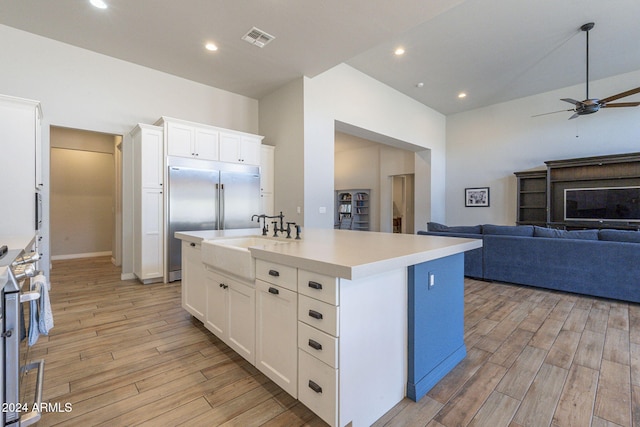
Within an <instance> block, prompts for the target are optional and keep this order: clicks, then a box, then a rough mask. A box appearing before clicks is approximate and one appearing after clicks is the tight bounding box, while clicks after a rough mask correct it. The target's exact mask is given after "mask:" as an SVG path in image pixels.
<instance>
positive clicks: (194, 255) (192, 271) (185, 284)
mask: <svg viewBox="0 0 640 427" xmlns="http://www.w3.org/2000/svg"><path fill="white" fill-rule="evenodd" d="M200 252H201V250H200V245H198V244H196V243H192V242H186V241H183V242H182V307H183V308H184V309H185V310H187V311H188V312H189V313H191V314H192V315H193V316H194V317H196V318H197V319H199V320H200V321H201V322H204V321H205V314H204V313H205V310H206V308H207V288H206V270H205V268H204V264H203V263H202V258H201V254H200Z"/></svg>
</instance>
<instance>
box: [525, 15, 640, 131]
mask: <svg viewBox="0 0 640 427" xmlns="http://www.w3.org/2000/svg"><path fill="white" fill-rule="evenodd" d="M594 25H595V24H594V23H593V22H589V23H586V24H584V25H583V26H581V27H580V29H581V30H582V31H584V32H585V33H587V83H586V86H587V96H586V99H585V100H584V101H577V100H575V99H572V98H562V99H561V101H565V102H568V103H570V104H573V105H574V108H571V109H568V110H560V111H554V112H553V113H545V114H538V116H544V115H546V114H554V113H560V112H563V111H573V112H574V114H573V115H572V116H571V117H569V119H570V120H571V119H575V118H576V117H578V116H584V115H586V114H592V113H595V112H597V111H598V110H600V109H601V108H612V107H637V106H639V105H640V102H616V103H614V104H610V102H611V101H615V100H617V99H620V98H625V97H627V96H631V95H633V94H636V93H640V87H637V88H635V89H630V90H627V91H625V92H621V93H618V94H615V95H611V96H609V97H607V98H603V99H595V98H589V30H591V29H593V27H594ZM534 117H537V116H534Z"/></svg>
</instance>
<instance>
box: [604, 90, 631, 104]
mask: <svg viewBox="0 0 640 427" xmlns="http://www.w3.org/2000/svg"><path fill="white" fill-rule="evenodd" d="M636 93H640V87H637V88H635V89H630V90H628V91H626V92H620V93H618V94H616V95H612V96H610V97H608V98H605V99H601V100H600V103H601V104H606V103H607V102H609V101H615V100H616V99H620V98H624V97H625V96H630V95H633V94H636Z"/></svg>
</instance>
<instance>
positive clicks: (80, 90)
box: [0, 25, 258, 273]
mask: <svg viewBox="0 0 640 427" xmlns="http://www.w3.org/2000/svg"><path fill="white" fill-rule="evenodd" d="M0 51H1V52H2V66H1V67H0V93H2V94H6V95H12V96H18V97H22V98H30V99H35V100H39V101H41V103H42V109H43V114H44V118H43V132H42V137H43V138H42V139H43V163H44V171H43V172H44V176H45V177H48V175H49V167H48V164H49V126H50V125H56V126H63V127H69V128H77V129H86V130H93V131H99V132H105V133H111V134H116V135H126V134H128V132H129V131H130V130H131V129H132V128H133V126H134V125H135V124H136V123H139V122H142V123H152V122H154V121H155V120H157V119H158V118H159V117H160V116H162V115H166V116H171V117H176V118H182V119H187V120H192V121H195V122H200V123H206V124H211V125H216V126H221V127H225V128H230V129H236V130H240V131H245V132H251V133H257V132H258V101H257V100H254V99H251V98H247V97H245V96H241V95H237V94H234V93H231V92H227V91H223V90H220V89H216V88H213V87H210V86H205V85H202V84H199V83H195V82H192V81H189V80H185V79H182V78H179V77H175V76H172V75H169V74H166V73H162V72H159V71H155V70H152V69H149V68H145V67H142V66H139V65H135V64H132V63H129V62H124V61H121V60H118V59H114V58H110V57H108V56H105V55H100V54H97V53H94V52H90V51H88V50H85V49H80V48H77V47H74V46H71V45H68V44H65V43H60V42H57V41H54V40H51V39H47V38H44V37H40V36H37V35H34V34H30V33H27V32H24V31H20V30H16V29H13V28H10V27H7V26H4V25H0ZM212 72H213V70H212ZM128 144H129V140H128V138H126V137H125V140H124V145H125V149H124V150H123V157H124V159H123V161H124V162H128V161H129V160H128V158H127V156H128V154H127V153H128V152H127V149H126V145H128ZM131 182H132V180H131V177H129V176H124V177H123V185H124V187H125V188H127V187H128V185H130V183H131ZM43 193H44V197H43V203H44V211H45V216H44V218H43V221H44V227H43V233H44V234H45V235H47V234H48V232H49V217H48V214H47V211H48V208H49V185H48V182H45V189H44V191H43ZM124 198H125V202H128V203H130V198H131V193H130V191H129V192H126V193H125V194H124ZM123 212H124V213H123V228H124V232H123V239H124V240H123V265H122V266H123V272H124V273H127V272H131V271H133V265H132V264H131V259H132V256H131V251H130V249H131V248H132V245H131V230H132V228H131V219H130V217H129V218H127V213H128V212H131V210H130V206H127V205H126V204H125V206H123ZM43 244H44V245H49V242H48V241H46V242H43ZM45 262H46V260H45Z"/></svg>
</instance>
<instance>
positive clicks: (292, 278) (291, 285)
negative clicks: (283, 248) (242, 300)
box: [256, 259, 298, 292]
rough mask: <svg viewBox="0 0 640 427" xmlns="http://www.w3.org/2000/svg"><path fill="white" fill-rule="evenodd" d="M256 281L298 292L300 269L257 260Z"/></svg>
mask: <svg viewBox="0 0 640 427" xmlns="http://www.w3.org/2000/svg"><path fill="white" fill-rule="evenodd" d="M256 279H260V280H263V281H265V282H268V283H273V284H274V285H278V286H282V287H283V288H285V289H289V290H290V291H294V292H297V291H298V290H297V289H296V284H297V282H298V269H297V268H295V267H290V266H288V265H282V264H278V263H275V262H269V261H264V260H261V259H257V260H256Z"/></svg>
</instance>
